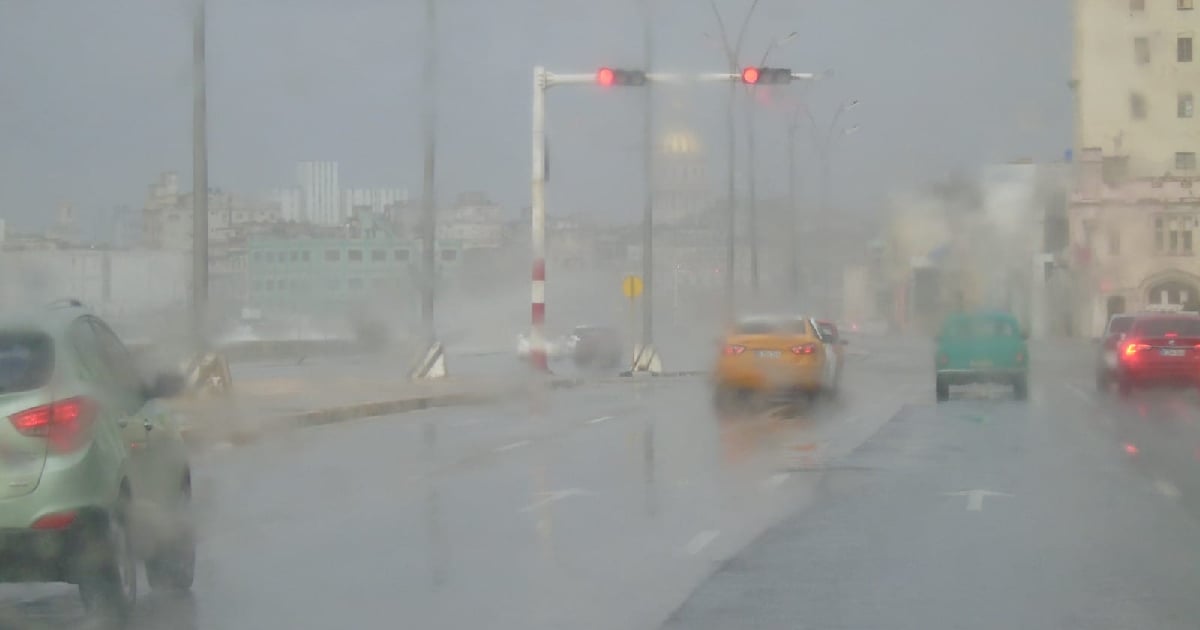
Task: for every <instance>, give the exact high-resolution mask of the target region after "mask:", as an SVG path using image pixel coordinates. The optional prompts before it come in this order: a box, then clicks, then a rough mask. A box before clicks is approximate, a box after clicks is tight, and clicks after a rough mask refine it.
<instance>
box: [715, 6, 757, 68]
mask: <svg viewBox="0 0 1200 630" xmlns="http://www.w3.org/2000/svg"><path fill="white" fill-rule="evenodd" d="M759 2H760V0H754V2H752V3H750V8H749V9H748V10H747V11H746V17H745V19H743V20H742V29H741V30H740V31H738V38H737V43H735V44H734V46H733V55H734V57H735V59H734V64H735V67H736V64H737V59H736V57H737V55H739V54H740V53H741V52H742V41H743V40H744V39H745V37H746V28H747V27H748V26H750V18H752V17H754V10H755V9H757V8H758V3H759ZM714 6H715V5H714Z"/></svg>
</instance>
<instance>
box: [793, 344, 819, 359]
mask: <svg viewBox="0 0 1200 630" xmlns="http://www.w3.org/2000/svg"><path fill="white" fill-rule="evenodd" d="M816 351H817V344H815V343H802V344H800V345H798V346H792V354H795V355H798V356H799V355H805V354H813V353H815V352H816Z"/></svg>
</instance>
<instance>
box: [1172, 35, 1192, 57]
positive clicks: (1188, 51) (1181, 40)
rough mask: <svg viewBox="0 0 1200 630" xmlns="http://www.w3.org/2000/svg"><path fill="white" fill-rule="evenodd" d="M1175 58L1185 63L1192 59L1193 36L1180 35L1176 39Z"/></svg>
mask: <svg viewBox="0 0 1200 630" xmlns="http://www.w3.org/2000/svg"><path fill="white" fill-rule="evenodd" d="M1175 60H1176V61H1179V62H1183V63H1190V62H1191V61H1192V37H1191V36H1190V35H1187V36H1184V35H1180V36H1179V37H1178V38H1176V39H1175Z"/></svg>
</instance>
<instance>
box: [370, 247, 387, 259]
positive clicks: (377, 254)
mask: <svg viewBox="0 0 1200 630" xmlns="http://www.w3.org/2000/svg"><path fill="white" fill-rule="evenodd" d="M385 260H387V252H385V251H383V250H382V249H373V250H371V262H383V261H385Z"/></svg>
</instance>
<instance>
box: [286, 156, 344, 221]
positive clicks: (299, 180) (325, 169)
mask: <svg viewBox="0 0 1200 630" xmlns="http://www.w3.org/2000/svg"><path fill="white" fill-rule="evenodd" d="M296 184H297V185H298V186H299V188H300V199H301V206H302V208H303V220H305V221H307V222H309V223H313V224H315V225H338V224H339V223H341V222H342V218H343V216H342V207H341V202H342V192H341V188H340V187H339V184H338V164H337V162H300V163H299V164H297V165H296Z"/></svg>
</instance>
